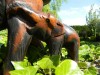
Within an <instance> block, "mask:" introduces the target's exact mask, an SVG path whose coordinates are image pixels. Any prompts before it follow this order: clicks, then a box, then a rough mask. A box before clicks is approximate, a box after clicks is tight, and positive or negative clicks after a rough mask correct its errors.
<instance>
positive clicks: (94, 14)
mask: <svg viewBox="0 0 100 75" xmlns="http://www.w3.org/2000/svg"><path fill="white" fill-rule="evenodd" d="M99 13H100V9H99V7H98V10H97V9H96V10H94V9H93V5H92V6H91V9H90V11H89V12H88V15H87V17H86V21H87V25H88V26H89V28H90V30H91V32H92V34H93V35H94V36H95V37H96V34H97V31H100V30H99V29H100V28H99V29H98V26H99V27H100V14H99Z"/></svg>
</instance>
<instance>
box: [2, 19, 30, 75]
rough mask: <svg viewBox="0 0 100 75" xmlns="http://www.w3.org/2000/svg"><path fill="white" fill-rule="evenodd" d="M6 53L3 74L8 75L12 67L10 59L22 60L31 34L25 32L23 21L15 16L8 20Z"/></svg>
mask: <svg viewBox="0 0 100 75" xmlns="http://www.w3.org/2000/svg"><path fill="white" fill-rule="evenodd" d="M8 25H9V28H8V53H7V57H6V59H5V61H4V75H9V71H10V70H13V69H14V67H13V65H12V63H11V61H22V60H23V59H24V56H25V54H26V51H27V48H28V45H29V44H30V41H31V35H29V34H28V33H27V30H26V27H25V25H26V24H25V23H23V22H22V21H21V20H19V19H18V18H16V17H12V18H10V19H9V20H8Z"/></svg>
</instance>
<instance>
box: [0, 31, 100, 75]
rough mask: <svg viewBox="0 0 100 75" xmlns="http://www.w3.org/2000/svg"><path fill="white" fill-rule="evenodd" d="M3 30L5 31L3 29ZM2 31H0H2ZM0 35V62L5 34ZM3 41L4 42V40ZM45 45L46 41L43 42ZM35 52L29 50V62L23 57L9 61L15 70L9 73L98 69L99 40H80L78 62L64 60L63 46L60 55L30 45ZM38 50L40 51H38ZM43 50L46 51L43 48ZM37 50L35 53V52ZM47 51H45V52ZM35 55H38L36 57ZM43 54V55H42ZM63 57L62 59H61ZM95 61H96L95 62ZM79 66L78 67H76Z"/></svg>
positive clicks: (71, 73)
mask: <svg viewBox="0 0 100 75" xmlns="http://www.w3.org/2000/svg"><path fill="white" fill-rule="evenodd" d="M4 32H5V31H4ZM4 32H2V33H4ZM0 37H3V38H2V39H0V41H1V42H0V43H1V44H0V63H1V62H2V59H3V58H4V57H5V55H6V54H5V53H6V52H7V48H6V45H5V44H6V42H7V37H6V35H5V34H1V35H0ZM4 41H5V42H4ZM43 44H44V47H46V43H44V42H43ZM30 48H32V49H33V51H35V52H31V53H32V55H31V54H30V59H34V58H35V59H34V61H32V62H31V63H32V64H30V62H29V61H28V60H29V59H28V58H26V57H25V59H24V61H19V62H16V61H11V62H12V64H13V66H14V68H15V70H13V71H11V72H10V73H11V75H46V74H47V75H61V74H63V75H67V74H68V75H75V74H77V75H83V74H84V75H97V74H98V71H97V68H96V66H98V65H99V64H100V63H99V60H100V42H86V41H81V46H80V48H79V63H78V65H77V64H76V62H74V61H72V60H69V59H67V60H65V59H66V58H67V57H66V55H67V52H66V49H65V48H62V50H61V56H48V55H46V54H45V53H44V52H43V51H42V52H43V53H44V55H46V56H44V55H43V53H41V50H40V49H38V50H34V47H30ZM39 51H40V52H39ZM45 51H48V49H47V50H45ZM36 52H37V53H36ZM46 53H47V52H46ZM35 54H36V55H39V58H37V56H35ZM32 56H33V57H32ZM43 56H44V57H43ZM62 57H63V59H62ZM95 62H96V63H95ZM78 66H79V67H78Z"/></svg>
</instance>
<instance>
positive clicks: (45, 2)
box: [43, 0, 51, 5]
mask: <svg viewBox="0 0 100 75" xmlns="http://www.w3.org/2000/svg"><path fill="white" fill-rule="evenodd" d="M50 1H51V0H43V5H46V4H48V3H49V2H50Z"/></svg>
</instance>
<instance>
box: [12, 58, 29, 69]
mask: <svg viewBox="0 0 100 75" xmlns="http://www.w3.org/2000/svg"><path fill="white" fill-rule="evenodd" d="M11 63H12V64H13V66H14V68H15V70H20V69H24V68H25V67H27V66H29V63H28V60H27V59H24V61H11Z"/></svg>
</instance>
